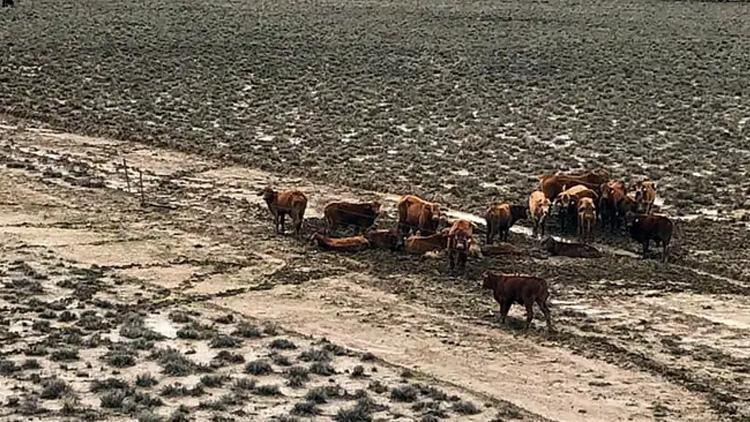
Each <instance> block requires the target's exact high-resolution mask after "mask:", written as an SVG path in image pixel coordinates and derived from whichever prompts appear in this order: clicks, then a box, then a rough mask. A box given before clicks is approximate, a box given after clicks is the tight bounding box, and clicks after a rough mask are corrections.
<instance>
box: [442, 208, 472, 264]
mask: <svg viewBox="0 0 750 422" xmlns="http://www.w3.org/2000/svg"><path fill="white" fill-rule="evenodd" d="M472 236H474V225H473V224H472V223H471V222H470V221H468V220H456V221H455V222H453V225H452V226H451V228H450V230H449V231H448V263H449V264H450V267H451V270H453V269H454V268H455V267H456V263H457V262H458V266H459V267H461V269H462V270H465V269H466V260H467V257H468V255H469V247H470V246H471V239H472Z"/></svg>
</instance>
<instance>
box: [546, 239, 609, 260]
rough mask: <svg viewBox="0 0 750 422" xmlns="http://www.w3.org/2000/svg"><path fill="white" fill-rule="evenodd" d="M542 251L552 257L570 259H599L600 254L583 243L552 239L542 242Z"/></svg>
mask: <svg viewBox="0 0 750 422" xmlns="http://www.w3.org/2000/svg"><path fill="white" fill-rule="evenodd" d="M542 249H544V250H545V251H547V252H549V253H550V255H553V256H567V257H570V258H601V257H602V253H601V252H599V250H598V249H596V248H595V247H593V246H590V245H586V244H584V243H568V242H558V241H557V240H555V239H553V238H552V237H547V238H545V239H544V240H543V241H542Z"/></svg>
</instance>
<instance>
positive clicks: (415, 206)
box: [396, 195, 441, 236]
mask: <svg viewBox="0 0 750 422" xmlns="http://www.w3.org/2000/svg"><path fill="white" fill-rule="evenodd" d="M396 208H397V209H398V230H399V233H401V235H402V236H406V235H408V234H409V233H410V232H412V231H413V232H414V233H416V232H419V234H421V235H430V234H433V233H435V232H437V229H438V226H439V225H440V220H441V219H440V205H438V204H436V203H432V202H427V201H425V200H423V199H422V198H420V197H418V196H415V195H404V196H403V197H401V199H400V200H399V201H398V205H397V206H396Z"/></svg>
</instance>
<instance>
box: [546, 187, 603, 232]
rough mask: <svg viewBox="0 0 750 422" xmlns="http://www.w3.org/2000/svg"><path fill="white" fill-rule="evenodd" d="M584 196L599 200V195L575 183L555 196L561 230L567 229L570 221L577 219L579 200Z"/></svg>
mask: <svg viewBox="0 0 750 422" xmlns="http://www.w3.org/2000/svg"><path fill="white" fill-rule="evenodd" d="M583 198H589V199H592V200H594V201H596V200H598V198H599V195H598V194H597V193H596V192H595V191H594V190H593V189H590V188H588V187H586V186H584V185H575V186H573V187H571V188H569V189H565V190H564V191H562V192H560V194H559V195H557V197H556V198H555V201H554V205H555V207H556V208H557V215H558V219H559V222H560V230H562V231H565V227H566V226H567V222H568V221H577V220H576V216H577V215H578V202H579V201H580V200H581V199H583Z"/></svg>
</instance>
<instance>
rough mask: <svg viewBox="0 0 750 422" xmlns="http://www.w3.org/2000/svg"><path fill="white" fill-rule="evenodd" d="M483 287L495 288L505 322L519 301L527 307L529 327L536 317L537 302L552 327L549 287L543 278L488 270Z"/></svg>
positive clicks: (549, 327) (527, 326)
mask: <svg viewBox="0 0 750 422" xmlns="http://www.w3.org/2000/svg"><path fill="white" fill-rule="evenodd" d="M482 288H484V289H492V290H493V292H494V296H495V300H496V301H497V303H498V304H500V315H501V316H502V321H501V322H502V323H503V324H504V323H505V317H507V316H508V311H510V307H511V306H512V305H513V304H514V303H518V304H520V305H524V306H525V307H526V329H529V327H530V326H531V321H532V320H533V319H534V303H535V302H536V303H537V304H538V305H539V307H540V308H541V309H542V312H543V313H544V318H545V319H546V320H547V328H548V329H552V318H551V315H550V311H549V305H548V304H547V300H548V299H549V289H548V288H547V282H546V281H544V280H543V279H541V278H537V277H531V276H526V275H515V274H497V273H492V272H486V273H484V275H483V281H482Z"/></svg>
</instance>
